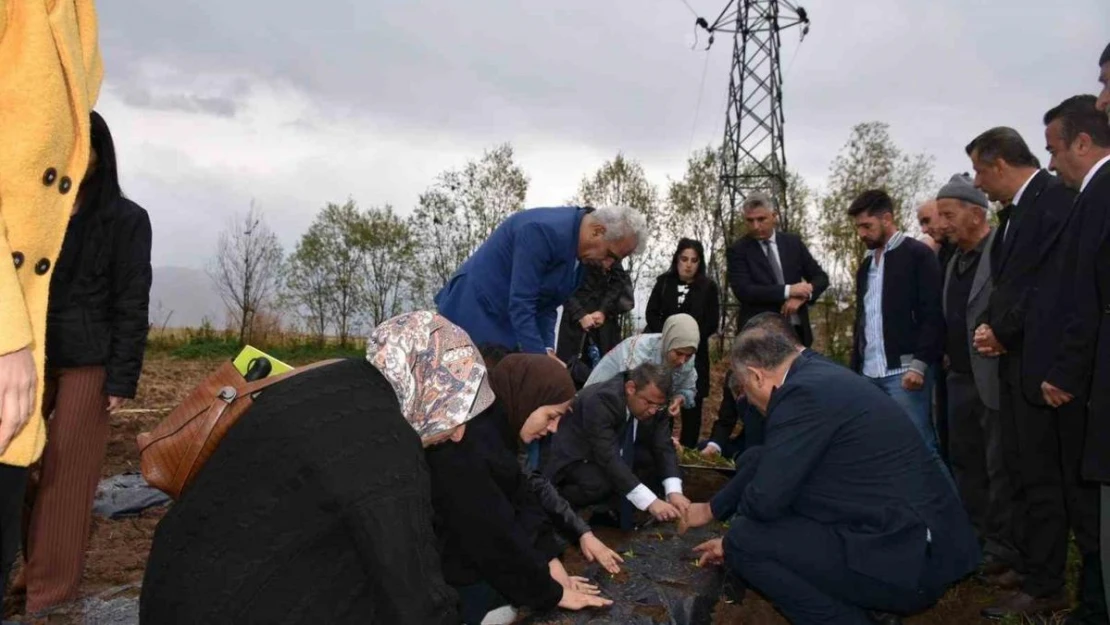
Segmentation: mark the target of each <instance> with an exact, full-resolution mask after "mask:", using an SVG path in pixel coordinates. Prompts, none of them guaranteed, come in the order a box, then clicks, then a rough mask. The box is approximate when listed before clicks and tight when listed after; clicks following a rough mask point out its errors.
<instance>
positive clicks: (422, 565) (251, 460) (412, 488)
mask: <svg viewBox="0 0 1110 625" xmlns="http://www.w3.org/2000/svg"><path fill="white" fill-rule="evenodd" d="M385 344H389V345H390V346H391V349H389V350H382V349H380V348H381V346H383V345H385ZM370 346H371V347H370V349H368V360H369V362H368V361H367V360H363V359H351V360H345V361H341V362H339V363H336V364H332V365H328V366H325V367H321V368H319V369H316V370H313V371H306V372H305V373H303V374H301V375H298V376H296V377H294V378H290V379H289V380H288V381H285V382H282V383H280V384H278V385H275V386H273V387H271V388H269V389H267V390H266V391H264V392H263V393H262V394H261V395H260V396H259V397H258V399H257V400H256V401H255V403H254V405H253V407H252V408H251V409H250V411H249V412H247V413H246V414H244V415H243V416H242V417H241V418H240V419H239V421H238V422H237V423H236V424H235V425H234V427H232V428H231V429H230V430H229V431H228V433H227V435H226V437H225V438H224V439H223V441H222V442H221V443H220V446H219V447H218V448H217V449H216V451H215V453H213V454H212V457H211V458H210V459H209V460H208V462H207V463H206V464H205V466H204V467H203V468H202V469H201V471H200V472H199V473H198V474H197V476H196V479H195V481H194V482H193V484H192V485H191V486H190V487H189V489H188V490H187V491H186V492H185V493H184V495H183V496H182V497H181V499H180V500H179V501H178V502H176V503H175V504H174V505H173V507H172V508H170V511H169V512H168V513H167V514H166V516H165V518H164V519H163V520H162V522H161V523H160V524H159V526H158V529H157V531H156V532H155V536H154V544H153V547H152V549H151V553H150V559H149V560H148V562H147V569H146V576H145V578H144V579H143V586H142V597H141V600H140V619H141V622H143V623H150V624H151V625H155V624H157V625H174V624H178V623H181V624H186V623H187V624H200V623H204V624H206V625H208V624H219V623H228V624H231V623H235V624H238V623H289V624H294V623H352V624H353V623H388V624H390V625H393V624H397V623H401V624H436V625H438V624H443V625H447V624H448V623H452V624H453V623H458V616H457V614H456V609H455V608H456V601H457V597H456V594H455V593H454V592H452V590H451V588H450V587H449V586H448V585H447V584H446V583H445V582H444V579H443V574H442V570H441V565H440V558H439V554H438V553H437V552H436V549H435V536H434V533H433V529H432V514H431V498H430V494H429V493H430V489H431V486H430V478H429V474H428V469H427V465H426V464H425V461H424V453H423V451H422V447H426V446H429V445H433V444H435V443H438V442H443V441H445V440H448V439H461V437H462V435H463V430H464V425H463V424H464V423H465V422H466V421H468V420H469V419H470V418H471V417H473V416H474V415H476V414H478V413H479V412H481V411H483V410H485V409H486V408H487V407H488V406H489V405H490V404H491V403H492V401H493V393H492V392H491V391H490V389H489V386H488V383H487V380H486V371H485V367H484V365H483V364H482V360H481V358H480V357H479V356H478V352H477V350H476V348H475V347H474V345H473V344H472V343H471V342H470V339H469V338H468V337H467V335H466V333H465V332H463V331H462V330H460V329H459V328H457V327H456V326H454V325H451V324H450V323H449V322H448V321H447V320H446V319H444V318H443V317H440V316H439V315H436V314H434V313H430V312H415V313H409V314H406V315H402V316H400V317H396V318H394V319H391V320H389V321H386V322H385V323H383V324H382V325H381V326H379V327H378V328H377V329H376V330H375V331H374V335H373V336H372V337H371V340H370ZM394 389H397V390H396V391H395V390H394Z"/></svg>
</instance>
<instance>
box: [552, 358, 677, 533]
mask: <svg viewBox="0 0 1110 625" xmlns="http://www.w3.org/2000/svg"><path fill="white" fill-rule="evenodd" d="M670 381H671V373H670V372H669V371H667V370H665V369H664V368H662V367H660V366H658V365H654V364H651V363H644V364H642V365H640V366H638V367H635V368H634V369H632V370H631V371H627V372H625V373H624V374H622V375H618V376H616V377H614V378H613V379H611V380H609V381H608V382H604V383H601V384H595V385H593V386H589V387H586V388H585V389H583V390H582V392H580V393H579V394H578V396H577V397H576V398H575V399H574V403H573V404H572V405H571V410H570V412H569V413H567V415H566V416H564V417H563V419H562V422H561V423H560V424H559V429H558V430H557V431H556V432H555V434H553V435H551V437H550V438H549V440H550V443H549V447H548V448H547V449H545V450H544V453H543V460H542V464H541V467H540V468H541V471H542V472H543V474H544V475H545V476H546V477H547V478H548V479H550V480H551V482H552V483H553V484H554V485H555V487H556V488H557V489H558V490H559V493H560V494H562V495H563V497H564V498H565V499H566V500H567V501H569V502H570V503H571V504H573V505H575V506H589V505H593V504H597V503H602V502H605V501H607V500H611V499H617V500H618V503H619V504H621V505H619V506H618V508H622V509H621V520H622V525H626V526H627V522H628V521H629V520H630V517H631V514H632V512H631V510H630V509H628V507H627V504H631V505H632V506H635V507H636V508H638V509H640V510H646V511H647V512H649V513H651V515H652V516H653V517H655V518H656V519H657V520H660V521H670V520H674V519H676V518H678V515H679V513H680V512H681V511H682V510H685V509H686V507H687V506H689V505H690V501H689V500H688V499H686V497H685V496H683V494H682V480H681V478H680V477H679V472H678V459H677V457H676V454H675V448H674V445H673V444H672V442H671V428H670V418H669V416H668V415H667V413H666V412H665V411H663V410H662V408H664V407H666V405H667V396H668V394H669V392H670V384H671V382H670ZM659 486H662V491H664V492H665V494H666V501H664V500H662V499H660V498H659V497H658V496H657V495H656V492H659V491H660V488H659ZM653 491H654V492H653Z"/></svg>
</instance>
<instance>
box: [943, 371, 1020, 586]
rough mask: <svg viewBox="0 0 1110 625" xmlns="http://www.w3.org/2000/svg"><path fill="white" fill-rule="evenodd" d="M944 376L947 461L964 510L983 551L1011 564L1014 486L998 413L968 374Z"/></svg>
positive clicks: (1013, 557) (1013, 556)
mask: <svg viewBox="0 0 1110 625" xmlns="http://www.w3.org/2000/svg"><path fill="white" fill-rule="evenodd" d="M945 377H946V378H947V382H948V384H947V388H948V410H949V415H948V418H947V419H946V421H947V423H948V432H949V436H948V440H949V444H950V448H949V452H950V457H949V462H950V464H951V466H952V474H953V477H954V478H955V479H956V487H957V490H959V493H960V499H961V501H963V504H964V509H965V510H967V514H968V516H969V517H971V523H972V525H974V526H975V530H976V532H977V533H978V534H979V540H980V542H981V544H982V545H983V552H984V553H987V554H990V555H993V556H994V557H996V558H998V559H1000V560H1001V561H1003V562H1006V563H1008V564H1010V566H1015V565H1016V564H1017V562H1018V560H1019V558H1018V556H1017V550H1016V549H1015V547H1014V538H1013V528H1012V525H1013V512H1012V505H1013V499H1014V491H1013V485H1012V481H1011V479H1010V475H1009V473H1008V472H1007V471H1006V459H1005V457H1004V454H1003V449H1002V425H1001V422H1000V418H999V414H998V412H997V411H995V410H991V409H990V408H987V407H986V406H985V405H984V404H983V402H982V400H981V399H980V396H979V389H978V387H976V386H975V379H974V378H973V377H972V375H971V374H970V373H959V372H955V371H949V372H948V375H947V376H945Z"/></svg>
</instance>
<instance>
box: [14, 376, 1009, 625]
mask: <svg viewBox="0 0 1110 625" xmlns="http://www.w3.org/2000/svg"><path fill="white" fill-rule="evenodd" d="M217 364H218V363H217V362H215V361H204V360H179V359H175V358H170V357H168V356H163V355H149V356H148V357H147V360H146V363H145V366H144V370H143V378H142V382H141V384H140V388H139V395H138V397H137V398H136V399H135V401H133V402H132V403H131V404H129V405H127V406H126V407H125V408H124V410H123V411H121V412H119V413H117V414H116V415H114V417H113V420H112V433H111V439H110V441H109V444H108V457H107V460H106V462H105V465H104V469H103V475H102V476H103V477H109V476H112V475H116V474H118V473H122V472H126V471H138V470H139V459H138V452H137V450H136V447H135V436H136V435H137V434H138V433H139V432H142V431H144V430H147V429H149V428H151V427H152V426H153V425H154V424H155V423H157V422H158V420H159V419H161V418H162V417H163V416H164V415H165V414H166V412H167V411H168V410H169V409H170V408H171V407H172V406H173V405H174V404H175V403H176V402H177V401H179V400H180V399H181V398H182V397H183V396H184V395H185V394H186V393H187V392H188V391H189V390H190V389H192V388H193V386H194V385H195V384H196V383H197V382H198V381H200V380H201V379H202V378H203V376H204V375H205V374H206V373H208V372H209V371H211V370H212V369H213V368H214V367H215V366H216V365H217ZM294 364H296V363H294ZM713 378H714V379H713V382H712V393H711V395H710V397H709V400H708V401H707V402H706V411H705V418H704V420H703V425H702V432H703V434H705V433H708V431H709V428H710V426H711V425H712V423H713V420H714V418H715V415H716V414H717V407H718V406H719V405H720V401H721V382H722V380H723V368H721V367H717V368H716V369H715V370H714V376H713ZM686 481H687V492H688V494H689V495H690V496H691V499H692V500H694V501H704V500H706V499H707V498H708V497H710V496H711V495H712V494H713V493H714V492H715V491H716V489H718V488H720V486H721V485H722V484H723V481H724V478H723V477H721V476H720V475H718V474H715V473H713V472H705V474H704V475H698V476H688V477H687V480H686ZM162 514H163V510H152V511H148V512H146V513H144V514H143V515H142V516H140V517H139V518H131V519H123V520H119V521H109V520H105V519H101V518H94V520H93V525H92V536H91V539H90V543H89V551H88V559H87V564H86V568H85V575H84V579H83V581H82V585H81V591H82V596H84V597H88V596H93V595H97V594H100V593H102V592H104V591H106V590H108V589H112V588H119V587H122V586H128V585H137V584H138V583H140V582H141V581H142V577H143V571H144V567H145V565H146V557H147V553H148V552H149V550H150V542H151V539H152V537H153V535H154V529H155V527H156V526H157V524H158V521H159V519H161V517H162ZM599 534H600V535H601V536H602V539H603V540H606V541H607V542H609V543H610V544H611V545H612V546H614V547H615V548H617V549H618V551H619V550H620V549H619V547H620V545H621V544H622V537H621V536H620V535H619V533H616V532H611V531H604V530H601V531H599ZM567 564H568V569H570V570H571V571H572V572H573V571H580V570H582V568H584V564H585V563H584V562H583V561H582V559H581V558H580V557H579V555H578V552H577V551H576V550H574V549H572V550H570V551H568V553H567ZM17 570H18V565H17ZM995 598H996V594H995V592H994V591H992V590H991V589H989V588H987V587H984V586H983V585H981V584H979V583H977V582H974V581H968V582H965V583H963V584H961V585H959V586H957V587H955V588H953V589H952V590H951V591H950V592H949V593H948V594H947V595H946V596H945V597H944V598H943V599H942V600H941V601H940V603H939V604H938V605H937V606H936V607H934V608H933V609H932V610H930V611H928V612H926V613H924V614H920V615H917V616H914V617H912V618H909V619H907V620H906V623H907V624H908V625H934V624H935V625H942V624H943V625H961V624H965V623H967V624H970V623H982V622H983V620H982V619H981V618H980V617H979V610H980V609H982V607H983V606H985V605H987V604H989V603H991V602H992V601H993V600H994V599H995ZM22 611H23V601H22V598H21V597H19V596H11V595H9V596H7V597H5V600H4V615H5V618H7V619H15V620H22V619H21V618H20V615H21V613H22ZM50 622H51V623H62V624H63V625H64V624H65V623H73V624H77V623H82V622H84V620H83V618H82V617H80V616H71V617H66V616H62V617H60V618H54V619H51V621H50ZM713 623H714V624H715V625H723V624H726V623H729V624H731V623H745V624H751V625H763V624H766V625H779V624H786V623H787V621H786V619H784V618H783V617H782V616H781V615H780V614H778V613H777V612H776V611H775V609H774V607H773V606H771V605H770V604H769V603H767V602H766V601H764V600H763V599H762V598H760V597H759V595H758V594H757V593H755V592H752V591H748V593H747V596H746V599H745V600H744V601H743V602H742V603H740V604H732V603H729V602H727V601H725V600H722V601H721V602H720V603H718V605H717V608H716V610H715V612H714V618H713Z"/></svg>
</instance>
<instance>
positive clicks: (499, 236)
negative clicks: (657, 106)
mask: <svg viewBox="0 0 1110 625" xmlns="http://www.w3.org/2000/svg"><path fill="white" fill-rule="evenodd" d="M646 230H647V228H646V223H645V221H644V218H643V216H642V215H640V214H639V213H638V212H636V211H635V210H633V209H631V208H627V207H605V208H599V209H596V210H594V209H590V208H582V207H577V206H561V207H555V208H533V209H529V210H526V211H521V212H519V213H516V214H514V215H512V216H510V217H509V218H508V219H506V220H505V221H503V222H502V223H501V225H500V226H498V227H497V229H496V230H494V231H493V234H491V235H490V237H489V238H488V239H486V241H485V242H484V243H482V245H481V246H480V247H479V248H478V249H477V250H475V252H474V253H473V254H471V255H470V258H468V259H467V260H466V262H464V263H463V264H462V266H461V267H459V268H458V270H457V271H456V272H455V275H454V276H452V277H451V280H450V281H448V283H447V284H446V285H445V286H444V287H443V288H442V289H441V290H440V291H439V293H437V294H436V297H435V302H436V306H437V308H438V310H439V314H441V315H443V316H444V317H446V318H447V319H448V320H450V321H451V322H452V323H454V324H455V325H458V326H459V327H461V328H462V329H463V330H466V333H467V334H469V335H470V338H471V340H473V341H474V342H475V343H477V344H483V343H487V344H494V345H503V346H505V347H507V348H508V349H510V350H514V351H520V352H524V353H528V354H543V353H548V354H551V355H552V356H554V352H555V321H556V317H557V313H558V308H559V306H561V305H562V304H563V302H565V301H567V299H568V298H569V297H570V296H571V295H572V294H573V293H574V291H575V289H576V288H577V287H578V283H579V281H580V279H581V277H582V274H583V267H582V265H593V266H597V267H603V268H605V269H608V268H610V267H612V266H613V264H614V263H616V262H619V261H620V260H621V259H623V258H625V257H626V256H629V255H630V254H633V253H636V252H638V251H640V250H642V249H643V246H644V245H645V244H646V243H647V232H646Z"/></svg>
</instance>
